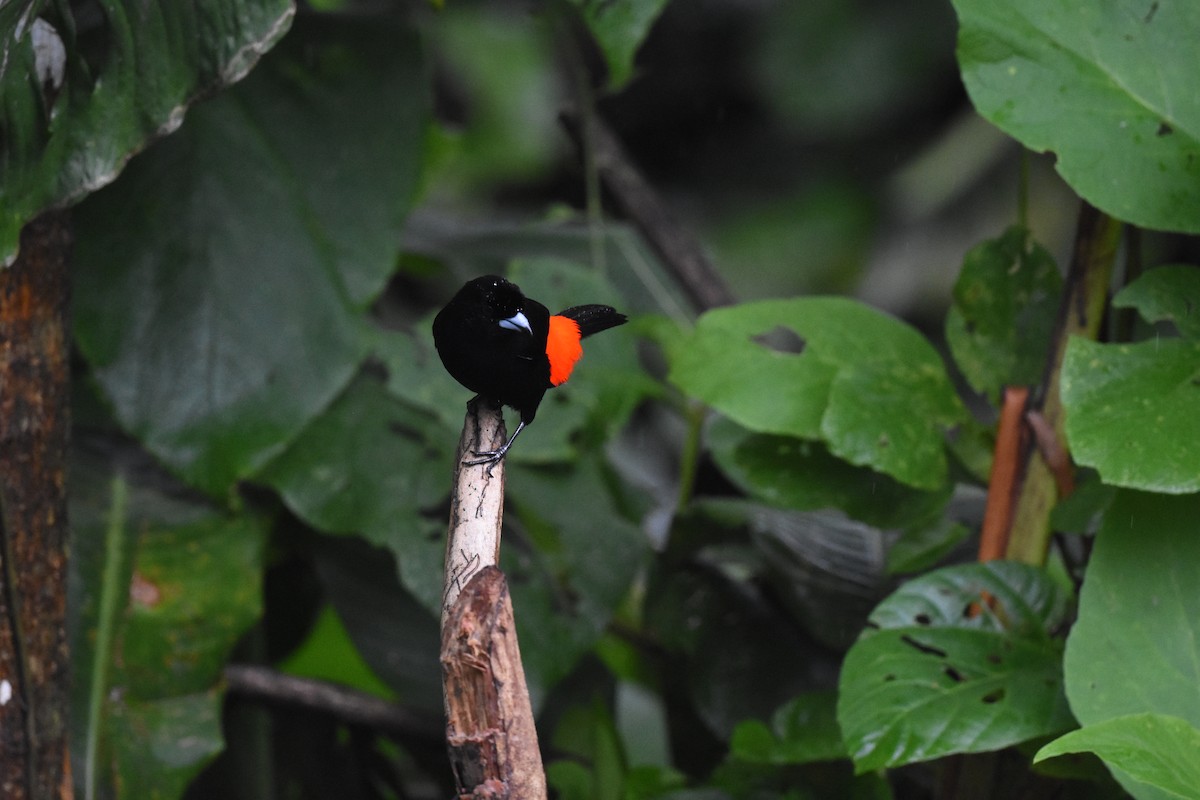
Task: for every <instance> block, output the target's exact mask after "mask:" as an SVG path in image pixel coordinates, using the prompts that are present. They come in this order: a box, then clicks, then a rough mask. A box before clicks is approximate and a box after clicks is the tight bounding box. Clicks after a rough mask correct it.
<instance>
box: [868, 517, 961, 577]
mask: <svg viewBox="0 0 1200 800" xmlns="http://www.w3.org/2000/svg"><path fill="white" fill-rule="evenodd" d="M970 533H971V531H970V529H969V528H967V526H966V525H963V524H962V523H961V522H955V521H953V520H951V519H947V518H945V517H939V518H938V519H936V520H933V521H926V522H925V523H924V524H915V525H912V526H911V527H909V528H908V529H906V530H905V531H903V532H902V533H901V535H900V538H899V539H897V540H896V541H895V542H894V543H893V544H892V546H891V547H889V548H888V551H887V571H888V572H889V573H890V574H894V575H898V574H903V573H913V572H920V571H922V570H926V569H930V568H931V567H933V566H934V565H936V564H937V563H938V562H939V561H941V560H942V559H943V558H945V557H946V556H947V555H949V554H950V552H951V551H952V550H954V548H955V547H957V546H958V545H959V544H960V543H961V542H962V541H963V540H964V539H966V538H967V536H969V535H970Z"/></svg>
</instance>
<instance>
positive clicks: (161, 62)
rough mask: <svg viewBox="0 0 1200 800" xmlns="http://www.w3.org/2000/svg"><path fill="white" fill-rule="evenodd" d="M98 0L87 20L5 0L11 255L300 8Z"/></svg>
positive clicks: (4, 260)
mask: <svg viewBox="0 0 1200 800" xmlns="http://www.w3.org/2000/svg"><path fill="white" fill-rule="evenodd" d="M97 5H98V6H99V7H98V8H97V9H95V11H97V12H98V13H96V14H94V15H92V16H91V17H90V18H81V19H80V20H78V21H77V20H75V19H72V18H71V11H70V9H69V8H68V5H67V4H66V3H53V4H48V3H41V2H13V3H5V4H4V7H3V8H0V51H2V56H3V57H2V58H0V96H3V97H4V100H5V102H4V103H3V104H2V105H0V147H2V148H3V149H2V150H0V265H2V266H7V265H8V264H10V263H11V262H12V259H13V258H15V256H16V250H17V237H18V233H19V232H20V229H21V226H22V225H24V224H25V222H27V221H28V220H30V219H32V218H33V217H35V216H37V214H38V213H40V212H41V211H43V210H44V209H47V208H52V207H59V206H64V205H68V204H70V203H73V202H75V201H77V200H79V199H80V198H82V197H83V196H84V195H86V194H87V193H89V192H92V191H95V190H96V189H98V188H100V187H102V186H104V185H105V184H107V183H109V182H111V181H112V180H113V178H115V177H116V176H117V174H118V173H119V172H120V171H121V169H122V168H123V167H124V165H125V162H126V161H127V160H128V159H129V157H130V156H131V155H133V154H134V153H136V152H137V151H138V150H141V149H142V148H143V147H145V145H146V143H147V142H148V141H149V140H151V139H153V138H155V137H158V136H162V135H164V134H166V133H170V132H171V131H173V130H174V129H175V128H177V127H178V126H179V123H180V122H182V121H183V116H184V112H185V111H186V110H187V108H188V106H189V105H191V103H192V102H193V101H195V100H196V98H198V97H201V96H203V95H206V94H209V93H211V92H213V91H214V90H216V89H217V88H219V87H221V86H224V85H226V84H229V83H233V82H234V81H237V80H240V79H241V78H242V76H244V75H245V74H246V73H247V72H248V71H249V70H250V68H251V67H252V66H254V64H255V62H256V61H257V60H258V59H259V57H260V56H261V55H262V54H263V53H265V52H266V51H267V50H269V49H270V48H271V47H272V46H273V45H274V44H275V42H276V41H277V40H278V39H279V38H280V37H281V36H282V35H283V34H284V33H285V32H286V31H287V29H288V26H289V25H290V24H291V21H292V15H293V14H294V13H295V8H294V6H293V4H292V2H291V0H213V1H212V2H208V1H207V0H206V1H205V2H194V1H192V2H180V1H179V0H155V1H154V2H143V1H142V0H104V2H102V3H99V4H97ZM43 11H44V13H41V12H43ZM39 14H41V16H40V17H39ZM77 22H78V23H79V25H80V27H79V29H78V30H77V29H76V24H77ZM89 26H91V27H89ZM35 40H37V41H38V42H40V43H43V46H42V47H40V48H38V47H35ZM98 53H103V54H104V55H103V57H100V56H97V55H96V54H98ZM47 75H50V76H53V77H51V79H50V80H49V81H47V80H46V77H47ZM48 85H49V86H52V87H53V88H52V89H48V88H47V86H48Z"/></svg>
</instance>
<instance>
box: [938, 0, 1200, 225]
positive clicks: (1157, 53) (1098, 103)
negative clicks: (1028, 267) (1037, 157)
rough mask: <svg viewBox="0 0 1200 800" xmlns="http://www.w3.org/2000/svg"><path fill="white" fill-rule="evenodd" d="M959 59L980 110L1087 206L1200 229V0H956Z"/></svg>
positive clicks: (1151, 222)
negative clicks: (1199, 60)
mask: <svg viewBox="0 0 1200 800" xmlns="http://www.w3.org/2000/svg"><path fill="white" fill-rule="evenodd" d="M954 6H955V8H956V9H957V10H958V17H959V23H960V27H959V38H958V59H959V64H960V66H961V68H962V74H963V82H964V83H965V84H966V87H967V92H968V93H969V94H970V96H971V100H972V102H973V103H974V104H975V107H976V108H977V109H978V110H979V112H980V113H981V114H982V115H983V116H985V117H986V118H988V119H989V120H991V121H992V122H993V123H995V124H996V125H997V126H999V127H1000V128H1001V129H1002V130H1004V131H1005V132H1006V133H1008V134H1010V135H1012V136H1014V137H1015V138H1016V139H1018V140H1019V141H1020V142H1021V143H1022V144H1024V145H1025V146H1026V147H1028V148H1030V149H1031V150H1036V151H1038V152H1045V151H1052V152H1053V153H1054V154H1055V155H1056V156H1057V157H1058V171H1059V172H1060V173H1061V174H1062V176H1063V177H1064V178H1065V179H1066V180H1067V182H1068V183H1070V184H1071V186H1072V187H1073V188H1074V189H1075V190H1076V191H1077V192H1078V193H1079V194H1080V195H1081V196H1083V197H1084V198H1085V199H1086V200H1087V201H1088V202H1090V203H1092V204H1093V205H1095V206H1097V207H1099V208H1101V209H1103V210H1104V211H1107V212H1108V213H1109V214H1111V215H1113V216H1114V217H1117V218H1119V219H1123V220H1127V221H1129V222H1133V223H1136V224H1138V225H1141V226H1144V227H1149V228H1162V229H1168V230H1179V231H1188V232H1192V233H1196V232H1200V98H1197V96H1196V91H1195V77H1196V76H1195V66H1196V63H1195V62H1196V59H1195V43H1196V40H1197V38H1200V5H1197V4H1195V3H1188V2H1161V3H1160V2H1157V1H1156V0H1101V1H1100V2H1093V3H1087V4H1071V3H1046V2H1042V0H1014V1H1013V2H1008V3H995V2H992V0H955V2H954Z"/></svg>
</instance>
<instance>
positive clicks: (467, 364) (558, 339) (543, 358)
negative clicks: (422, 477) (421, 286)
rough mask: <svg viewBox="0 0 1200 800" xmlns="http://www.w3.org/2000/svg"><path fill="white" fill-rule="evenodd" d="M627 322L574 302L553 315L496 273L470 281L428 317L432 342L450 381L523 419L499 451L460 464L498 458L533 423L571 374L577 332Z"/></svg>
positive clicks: (578, 348)
mask: <svg viewBox="0 0 1200 800" xmlns="http://www.w3.org/2000/svg"><path fill="white" fill-rule="evenodd" d="M625 322H626V317H625V315H624V314H621V313H619V312H618V311H617V310H616V309H614V308H612V307H611V306H602V305H585V306H572V307H571V308H568V309H565V310H563V311H561V312H559V313H558V314H555V315H553V316H552V315H551V314H550V312H549V310H548V309H547V308H546V307H545V306H544V305H542V304H541V303H539V302H538V301H536V300H532V299H530V298H528V297H526V296H525V295H524V294H522V293H521V289H520V287H518V286H517V285H516V284H515V283H511V282H509V281H507V280H505V279H504V278H500V277H498V276H496V275H485V276H483V277H482V278H476V279H475V280H473V281H469V282H468V283H467V284H466V285H465V286H463V287H462V289H460V290H459V291H458V294H456V295H454V297H453V298H452V299H451V300H450V302H449V303H447V304H446V307H445V308H443V309H442V310H441V311H439V312H438V315H437V317H435V318H434V320H433V342H434V344H435V345H436V346H437V351H438V355H439V356H441V359H442V364H443V365H444V366H445V367H446V371H447V372H449V373H450V375H451V377H453V378H454V380H456V381H458V382H459V383H461V384H462V385H463V386H465V387H467V388H468V389H470V390H471V391H473V392H475V393H476V394H478V395H479V396H480V397H483V398H484V399H486V400H490V401H492V402H493V403H495V404H496V405H506V406H509V407H511V408H515V409H516V410H517V412H518V413H520V415H521V422H520V424H518V425H517V429H516V430H515V431H513V435H512V436H511V437H509V440H508V441H507V442H505V443H504V445H503V446H502V447H500V448H499V449H498V450H487V451H484V452H477V453H475V455H476V456H478V458H474V459H470V460H467V461H464V462H463V463H464V464H469V465H474V464H493V463H495V462H497V461H499V460H500V459H502V458H504V454H505V453H507V452H508V448H510V447H512V443H513V441H515V440H516V438H517V436H518V434H520V433H521V431H522V430H524V428H525V426H526V425H528V424H529V423H531V422H533V418H534V417H535V416H536V415H537V410H538V406H539V405H540V404H541V402H542V396H543V395H545V394H546V390H547V389H550V388H553V387H555V386H558V385H559V384H561V383H564V382H565V381H566V380H567V378H569V377H571V370H572V369H574V367H575V362H576V361H578V360H579V358H580V356H582V355H583V346H582V345H581V344H580V341H581V340H582V339H585V338H587V337H588V336H591V335H592V334H593V333H599V332H600V331H603V330H608V329H609V328H613V327H616V326H617V325H621V324H623V323H625Z"/></svg>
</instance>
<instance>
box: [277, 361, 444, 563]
mask: <svg viewBox="0 0 1200 800" xmlns="http://www.w3.org/2000/svg"><path fill="white" fill-rule="evenodd" d="M431 429H432V430H431ZM436 430H439V429H438V428H437V426H436V424H435V423H434V421H433V420H432V419H431V418H430V417H428V416H426V415H424V414H422V413H420V412H419V411H416V410H414V409H412V408H411V407H410V406H407V405H405V404H404V403H402V402H401V401H399V400H397V399H396V398H394V397H392V396H391V395H389V394H388V393H387V391H386V390H385V388H384V386H383V383H382V381H379V380H376V379H374V378H372V377H370V376H367V375H363V376H360V377H359V378H358V379H357V380H355V381H354V382H352V383H351V384H350V386H349V387H347V389H346V391H345V392H344V393H343V394H342V395H341V396H340V397H339V398H338V399H337V400H335V401H334V403H333V404H332V405H331V406H330V407H329V408H328V409H326V410H325V412H324V413H323V414H321V416H319V417H317V418H316V419H315V420H314V421H313V422H312V424H310V425H309V426H308V427H307V428H305V429H304V431H303V432H302V433H301V434H300V436H299V437H297V439H296V440H295V441H294V442H293V443H292V445H291V446H290V447H289V448H288V449H287V450H286V451H285V452H284V453H283V454H282V455H280V456H279V457H278V458H276V459H275V460H273V461H272V462H271V463H270V464H268V465H267V466H266V468H264V469H263V471H262V472H261V473H260V474H259V476H258V479H259V480H262V481H264V482H266V483H267V484H270V485H271V486H273V487H275V488H276V489H277V490H278V491H279V493H280V494H281V495H282V496H283V499H284V502H285V503H287V505H288V507H289V508H291V509H292V510H293V511H294V512H295V513H296V514H297V515H299V516H300V517H301V518H302V519H304V521H305V522H307V523H309V524H310V525H312V526H313V527H314V528H317V529H319V530H322V531H326V532H329V533H359V534H362V535H363V536H364V537H366V538H367V539H368V540H369V541H371V542H373V543H374V544H378V545H383V546H386V547H390V548H391V549H392V551H393V552H394V553H395V554H396V558H397V560H399V561H403V559H404V558H405V554H406V553H405V551H406V547H407V545H408V544H411V543H413V541H414V539H416V538H420V537H421V536H422V535H423V531H422V528H421V526H420V522H419V519H418V517H419V512H420V511H421V510H422V509H425V508H430V507H434V506H436V505H437V504H438V502H439V501H440V500H441V499H442V498H444V497H445V496H446V495H447V494H448V493H449V491H450V482H451V480H452V477H453V468H452V464H451V460H452V457H453V453H454V449H453V445H451V444H450V443H449V442H448V441H447V442H446V443H445V446H442V447H435V446H433V445H431V444H430V436H431V433H433V431H436Z"/></svg>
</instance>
